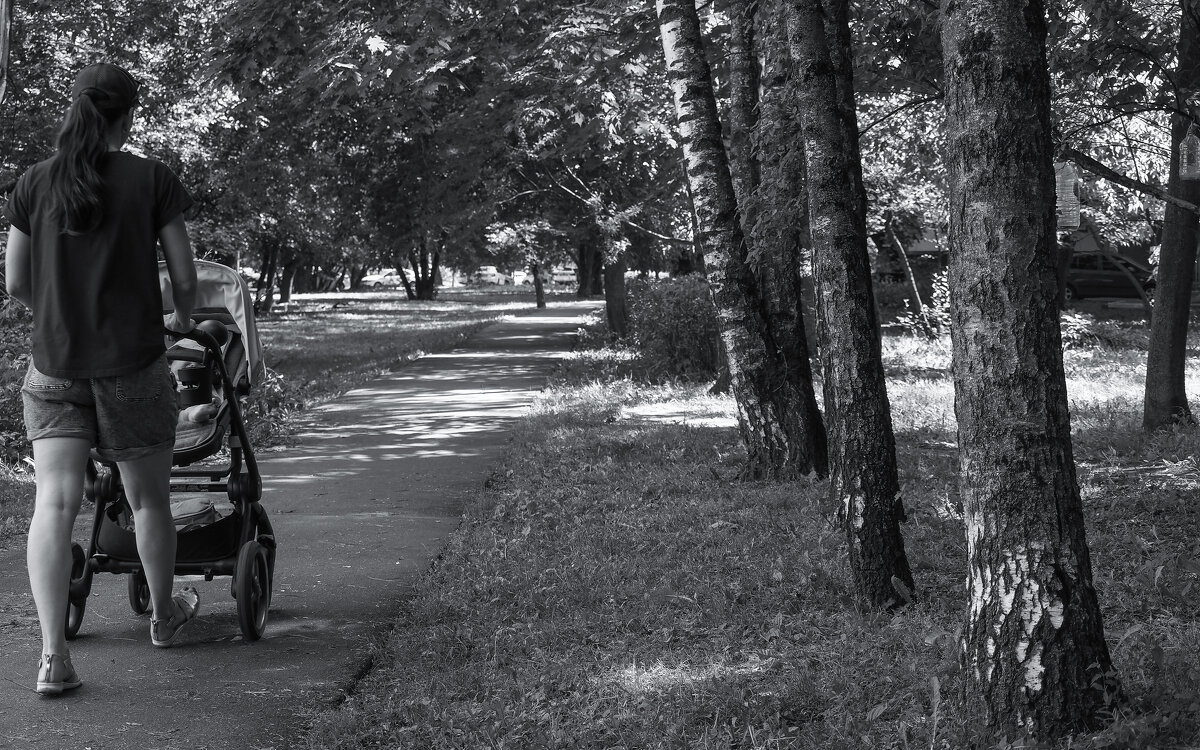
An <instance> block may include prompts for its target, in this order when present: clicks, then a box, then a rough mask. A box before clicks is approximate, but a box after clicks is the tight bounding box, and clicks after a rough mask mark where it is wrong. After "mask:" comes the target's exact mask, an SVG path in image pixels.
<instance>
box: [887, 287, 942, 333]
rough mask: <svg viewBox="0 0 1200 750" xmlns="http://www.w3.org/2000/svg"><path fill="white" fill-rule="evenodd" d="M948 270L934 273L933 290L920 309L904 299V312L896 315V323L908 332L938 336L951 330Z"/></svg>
mask: <svg viewBox="0 0 1200 750" xmlns="http://www.w3.org/2000/svg"><path fill="white" fill-rule="evenodd" d="M947 277H948V274H947V272H946V271H938V272H937V273H935V274H934V275H933V292H932V294H931V295H930V297H929V300H928V301H926V303H925V304H924V305H923V306H922V307H921V309H920V310H919V311H918V310H917V309H916V308H915V306H913V305H912V304H911V302H910V300H908V299H906V300H905V301H904V312H903V313H901V314H900V315H898V316H896V325H898V326H900V328H902V329H903V330H905V331H907V332H908V333H911V334H914V335H917V336H924V337H925V338H937V337H939V336H941V335H942V334H945V333H949V332H950V282H949V281H948V278H947Z"/></svg>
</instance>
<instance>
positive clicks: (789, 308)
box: [729, 0, 829, 477]
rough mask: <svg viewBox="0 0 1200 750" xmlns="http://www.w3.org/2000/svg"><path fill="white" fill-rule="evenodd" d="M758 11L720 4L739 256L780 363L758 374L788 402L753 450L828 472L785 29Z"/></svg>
mask: <svg viewBox="0 0 1200 750" xmlns="http://www.w3.org/2000/svg"><path fill="white" fill-rule="evenodd" d="M763 10H764V7H763V5H762V4H761V3H760V2H759V0H735V1H734V2H732V3H731V4H730V7H729V13H730V21H731V23H730V27H731V28H730V52H729V90H730V96H729V99H730V103H729V123H730V128H729V130H730V138H729V140H730V144H729V145H730V148H729V153H730V163H731V166H732V168H733V178H734V188H735V190H736V193H737V199H738V211H739V214H740V216H741V221H742V228H743V232H744V233H745V235H746V239H747V242H748V251H747V262H748V263H749V265H750V267H751V269H752V270H753V272H754V274H755V279H756V282H757V284H758V290H759V295H760V297H761V298H762V304H763V308H764V315H765V319H766V326H767V329H768V330H769V331H770V340H771V341H773V342H774V344H775V347H776V349H777V357H778V359H779V362H778V364H782V366H776V367H773V368H770V369H769V370H768V371H766V372H765V376H766V377H770V378H774V379H776V380H778V381H780V382H779V385H778V386H776V387H770V389H771V390H772V391H774V392H776V393H779V394H780V395H781V396H787V395H789V394H790V395H791V397H792V398H794V399H795V401H794V402H793V403H792V404H791V405H790V406H783V405H781V408H780V418H781V423H780V429H779V430H776V431H771V432H766V431H764V432H763V433H761V436H762V439H764V440H768V441H775V442H777V443H779V446H778V447H777V448H776V449H774V450H765V451H761V452H760V453H761V454H762V455H766V456H774V457H775V458H776V460H779V459H786V461H787V463H786V464H785V465H784V467H782V468H787V469H790V470H791V472H795V473H807V471H808V470H803V471H798V470H801V469H803V467H808V466H811V471H812V472H813V473H814V474H816V475H817V476H819V477H824V476H826V475H827V474H828V472H829V459H828V448H827V444H826V435H825V424H824V422H823V420H822V418H821V411H820V409H819V408H818V407H817V398H816V392H815V390H814V386H813V375H812V363H811V362H810V361H809V360H810V355H809V343H808V331H807V327H806V325H805V314H804V307H803V295H802V294H801V283H802V276H801V254H802V252H803V247H802V245H801V240H800V238H801V235H802V234H803V232H804V231H805V228H806V227H805V224H806V216H807V214H806V212H804V211H796V210H795V206H797V205H802V204H803V202H804V201H803V191H804V177H803V168H802V165H803V149H802V148H799V147H797V145H796V144H797V142H798V139H797V135H798V134H799V129H800V126H799V122H798V121H796V120H795V118H794V117H791V116H790V112H791V110H792V108H791V107H790V106H788V103H787V102H786V101H785V97H786V96H787V87H788V85H789V83H790V71H789V69H790V58H789V56H788V51H787V35H786V29H784V28H781V26H780V25H779V24H775V23H771V22H770V21H771V19H772V18H773V17H774V11H777V10H778V9H777V8H775V7H773V6H772V5H769V4H768V5H767V6H766V7H765V11H766V13H764V12H763ZM760 60H761V61H763V62H760ZM764 70H766V71H767V72H768V74H769V78H767V79H764V77H763V72H764ZM797 165H799V166H800V167H801V168H800V169H799V171H797V170H796V166H797ZM764 175H765V178H764ZM793 467H794V468H793ZM766 469H767V470H766V471H763V472H756V473H763V474H767V475H769V476H779V475H780V467H766ZM784 476H788V475H787V474H785V475H784Z"/></svg>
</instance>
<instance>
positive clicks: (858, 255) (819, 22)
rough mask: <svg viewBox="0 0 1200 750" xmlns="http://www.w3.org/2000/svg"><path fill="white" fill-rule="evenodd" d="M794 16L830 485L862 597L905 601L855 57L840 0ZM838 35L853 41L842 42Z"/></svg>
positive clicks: (906, 579)
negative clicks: (851, 63)
mask: <svg viewBox="0 0 1200 750" xmlns="http://www.w3.org/2000/svg"><path fill="white" fill-rule="evenodd" d="M791 9H792V12H791V14H790V16H789V18H788V33H789V36H790V37H791V49H792V57H793V58H794V60H795V62H796V67H797V75H798V77H799V84H800V85H799V86H798V87H797V89H796V90H797V93H798V99H799V109H800V119H801V122H802V124H803V131H804V150H805V153H806V155H807V164H808V170H807V173H808V203H809V215H810V217H811V221H812V237H813V245H814V252H813V259H814V268H815V272H816V279H817V301H818V306H819V310H820V316H819V321H820V340H821V358H822V362H823V364H824V376H825V414H826V418H827V423H828V426H829V433H830V441H829V444H830V462H829V463H830V479H831V482H830V492H831V493H832V495H833V497H834V499H835V501H836V502H837V504H838V508H839V511H840V516H841V519H842V522H843V524H844V526H845V529H846V536H847V539H848V540H849V545H850V567H851V571H852V573H853V576H854V583H855V589H856V591H857V592H858V594H859V596H860V598H862V599H863V600H864V601H866V602H868V603H869V604H872V605H875V606H885V605H888V604H892V603H897V602H899V603H903V602H905V601H906V600H907V598H908V591H911V589H912V585H913V579H912V572H911V571H910V570H909V566H908V559H907V557H906V556H905V554H904V541H903V538H902V537H901V535H900V520H901V518H902V517H903V513H904V511H903V508H902V506H901V504H900V482H899V478H898V476H897V470H896V445H895V439H894V437H893V434H892V417H891V410H890V407H889V406H888V400H887V391H886V390H885V386H884V373H883V356H882V353H881V347H880V341H879V323H878V320H877V319H876V317H875V302H874V297H873V292H872V289H871V264H870V260H869V256H868V254H867V227H866V195H865V192H864V190H863V184H862V167H861V159H860V158H859V153H858V126H857V121H856V119H855V112H854V107H853V101H854V94H853V81H852V79H851V77H850V66H849V49H848V44H849V32H848V26H847V31H846V34H845V36H844V37H843V36H842V33H841V31H840V28H841V27H843V26H846V24H847V23H848V19H847V13H846V5H845V0H826V2H825V3H824V4H823V3H822V2H821V0H796V2H794V3H792V6H791ZM843 45H846V46H845V47H843Z"/></svg>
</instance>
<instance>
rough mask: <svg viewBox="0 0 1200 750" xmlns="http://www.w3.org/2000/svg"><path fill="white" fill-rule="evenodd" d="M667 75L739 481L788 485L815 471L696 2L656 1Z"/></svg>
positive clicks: (800, 401)
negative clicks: (758, 270) (734, 427)
mask: <svg viewBox="0 0 1200 750" xmlns="http://www.w3.org/2000/svg"><path fill="white" fill-rule="evenodd" d="M657 9H658V18H659V27H660V31H661V35H662V44H663V52H664V54H665V57H666V63H667V76H668V80H669V82H670V85H671V90H672V93H673V95H674V99H675V111H676V119H677V122H678V129H679V135H680V142H681V144H682V148H683V153H684V159H685V162H686V165H687V176H688V182H689V184H690V186H691V193H692V201H693V208H694V211H695V216H696V224H697V242H698V244H699V246H700V247H701V249H702V251H703V258H704V265H705V269H706V273H707V277H708V281H709V287H710V289H711V290H712V295H713V300H714V303H715V304H716V308H717V319H718V327H719V329H720V333H721V340H722V342H723V344H724V350H725V353H726V356H727V358H728V362H729V375H730V380H731V386H732V390H733V394H734V398H735V400H736V402H737V406H738V423H739V426H740V429H741V434H742V438H743V441H744V443H745V445H746V449H747V454H748V461H747V464H746V469H745V471H744V472H743V475H744V476H745V477H746V478H773V479H794V478H797V477H800V476H804V475H807V474H809V473H811V472H813V470H814V459H813V456H811V455H809V454H808V453H807V452H806V451H805V450H803V449H804V448H805V447H806V445H807V443H805V442H802V441H799V440H796V439H793V435H794V434H796V433H795V432H794V431H795V429H797V428H796V427H795V424H794V423H795V418H796V416H797V414H796V413H797V412H799V411H800V410H798V409H795V408H794V405H795V404H799V403H803V401H802V399H803V396H802V394H797V393H796V392H795V389H794V387H793V386H792V384H791V382H790V381H789V380H788V378H787V377H786V368H787V366H788V365H787V360H786V359H785V358H784V357H783V356H782V352H781V350H780V348H779V344H778V342H776V341H775V340H774V338H773V337H772V335H771V331H770V329H769V327H768V323H767V320H766V318H765V317H764V309H763V308H764V302H763V300H762V298H761V297H760V292H759V289H758V283H757V280H756V278H755V276H754V273H753V271H752V269H751V268H750V266H749V264H748V262H747V248H746V238H745V236H744V235H743V231H742V226H741V223H740V217H739V214H738V204H737V200H736V198H735V197H734V190H733V182H732V177H731V175H730V171H729V162H728V158H727V156H726V153H725V146H724V143H723V141H722V137H721V123H720V120H719V118H718V115H717V105H716V99H715V97H714V95H713V88H712V78H711V73H710V70H709V66H708V61H707V60H706V59H705V57H704V52H703V44H702V39H701V36H700V23H699V19H698V18H697V14H696V6H695V1H694V0H658V2H657Z"/></svg>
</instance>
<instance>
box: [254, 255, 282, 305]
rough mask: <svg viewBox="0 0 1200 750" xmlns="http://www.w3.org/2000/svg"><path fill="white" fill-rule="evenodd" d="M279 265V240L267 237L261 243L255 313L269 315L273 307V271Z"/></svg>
mask: <svg viewBox="0 0 1200 750" xmlns="http://www.w3.org/2000/svg"><path fill="white" fill-rule="evenodd" d="M278 263H279V240H278V239H276V238H275V237H274V236H269V237H267V239H266V240H265V241H264V242H263V248H262V270H261V271H260V272H259V274H258V290H257V291H256V292H255V294H254V309H255V311H256V312H260V313H269V312H271V308H272V307H274V306H275V270H276V267H277V266H278Z"/></svg>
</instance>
